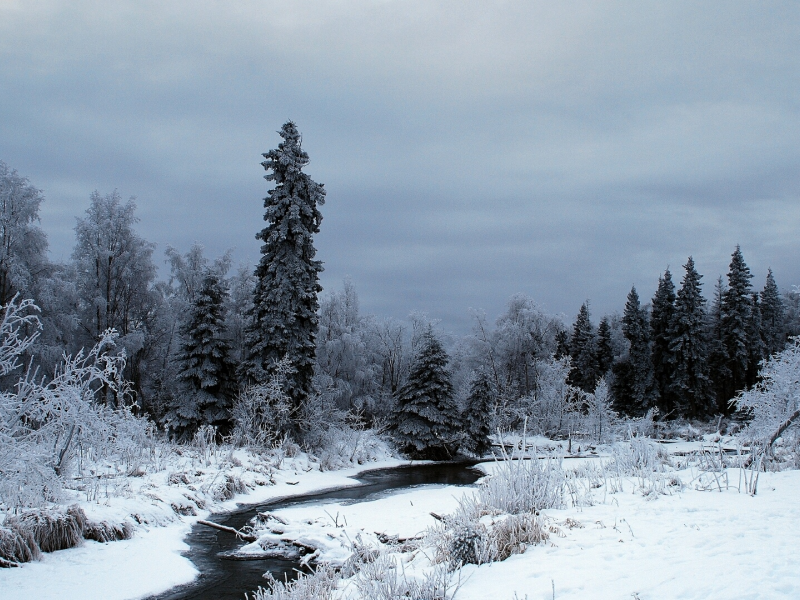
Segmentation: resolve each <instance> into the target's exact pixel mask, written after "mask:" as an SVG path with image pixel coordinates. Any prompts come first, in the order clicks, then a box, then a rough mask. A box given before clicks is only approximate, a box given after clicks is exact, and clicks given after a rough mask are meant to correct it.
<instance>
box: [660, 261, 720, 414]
mask: <svg viewBox="0 0 800 600" xmlns="http://www.w3.org/2000/svg"><path fill="white" fill-rule="evenodd" d="M684 269H685V270H686V273H685V275H684V277H683V280H682V281H681V288H680V289H679V290H678V294H677V297H676V299H675V319H674V321H673V325H672V329H671V331H670V345H669V350H670V352H671V353H672V354H673V355H674V356H675V370H674V372H673V377H672V386H673V390H674V393H675V401H676V407H675V408H676V410H677V414H678V415H681V416H687V417H706V416H709V415H711V414H712V413H713V412H714V410H715V403H714V392H713V389H712V387H711V381H710V379H709V377H708V346H707V342H706V332H705V320H706V315H705V310H704V308H703V307H704V306H705V303H706V299H705V298H703V296H702V295H701V292H700V288H701V285H702V284H701V283H700V279H701V278H702V276H701V275H700V274H699V273H698V272H697V271H696V270H695V267H694V260H692V257H691V256H690V257H689V260H688V261H687V262H686V264H685V265H684Z"/></svg>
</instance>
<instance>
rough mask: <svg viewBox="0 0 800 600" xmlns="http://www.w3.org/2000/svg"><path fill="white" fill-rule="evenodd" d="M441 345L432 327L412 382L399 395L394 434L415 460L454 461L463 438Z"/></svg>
mask: <svg viewBox="0 0 800 600" xmlns="http://www.w3.org/2000/svg"><path fill="white" fill-rule="evenodd" d="M448 362H449V358H448V356H447V352H445V350H444V348H443V347H442V344H441V342H440V341H439V340H438V339H437V337H436V336H435V335H434V333H433V330H432V329H431V328H430V327H428V328H427V329H426V330H425V331H424V332H423V334H422V336H421V338H420V340H419V351H418V352H417V355H416V356H415V357H414V362H413V364H412V365H411V371H410V372H409V374H408V379H407V381H406V383H405V385H403V387H401V388H400V389H399V390H398V391H397V405H396V407H395V412H394V416H393V423H392V433H393V436H394V438H395V440H396V441H397V445H398V446H399V448H400V450H401V451H402V452H404V453H406V454H407V455H409V456H410V457H412V458H422V459H431V460H444V459H447V458H451V457H452V453H453V452H454V451H455V449H456V446H457V445H458V439H459V437H460V435H461V419H460V414H459V411H458V407H457V406H456V403H455V399H454V393H453V384H452V383H451V381H450V372H449V371H448V368H447V364H448Z"/></svg>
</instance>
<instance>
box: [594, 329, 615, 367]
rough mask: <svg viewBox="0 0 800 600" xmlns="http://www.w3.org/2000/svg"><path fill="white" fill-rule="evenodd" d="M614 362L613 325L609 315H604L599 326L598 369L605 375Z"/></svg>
mask: <svg viewBox="0 0 800 600" xmlns="http://www.w3.org/2000/svg"><path fill="white" fill-rule="evenodd" d="M613 362H614V348H613V347H612V346H611V325H610V324H609V322H608V317H603V318H602V319H601V321H600V325H598V327H597V371H598V373H599V374H600V377H603V376H604V375H605V374H606V373H608V370H609V369H610V368H611V365H612V364H613Z"/></svg>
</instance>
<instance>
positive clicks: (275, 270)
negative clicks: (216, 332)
mask: <svg viewBox="0 0 800 600" xmlns="http://www.w3.org/2000/svg"><path fill="white" fill-rule="evenodd" d="M279 133H280V136H281V138H283V141H282V142H281V143H280V144H279V145H278V147H277V148H276V149H274V150H270V151H269V152H267V153H265V154H264V158H265V159H266V160H265V161H264V162H263V163H261V164H262V165H263V166H264V168H265V169H266V170H267V171H268V173H267V174H266V175H265V176H264V178H265V179H266V180H267V181H274V182H275V187H274V188H273V189H271V190H270V191H269V193H268V195H267V197H266V198H265V199H264V207H265V208H266V212H265V214H264V220H265V221H267V226H266V227H265V228H264V229H262V230H261V231H260V232H259V233H258V234H257V235H256V237H257V238H258V239H259V240H261V241H262V242H263V245H262V246H261V260H260V261H259V263H258V266H257V267H256V271H255V275H256V279H257V281H256V287H255V292H254V297H253V298H254V300H253V305H254V307H253V313H252V324H251V326H250V329H249V331H248V335H247V338H246V341H247V345H248V350H249V357H248V359H247V361H246V364H245V365H244V373H245V375H246V376H247V377H248V378H249V379H250V380H251V381H254V382H257V383H265V382H266V381H267V380H268V379H269V374H270V372H271V371H272V368H273V366H274V365H275V364H276V363H277V362H278V361H280V360H281V359H283V358H284V357H287V358H288V360H289V362H290V363H291V365H292V369H293V371H294V372H293V374H292V377H291V380H290V381H289V382H288V386H287V393H288V394H289V396H290V398H291V399H292V403H293V405H294V407H295V409H299V407H300V406H301V404H302V403H303V401H304V400H305V399H306V398H308V396H309V395H310V394H311V393H312V392H313V376H314V362H315V360H314V359H315V351H316V335H317V329H318V326H319V316H318V314H317V312H318V310H319V300H318V298H317V294H318V293H319V292H320V291H321V290H322V287H321V286H320V284H319V273H320V272H321V271H322V262H321V261H318V260H315V255H316V249H315V248H314V234H316V233H319V226H320V222H321V221H322V215H321V214H320V212H319V210H318V208H317V206H318V205H320V204H323V203H324V201H325V190H324V189H323V186H322V185H321V184H319V183H316V182H314V181H313V180H312V179H311V178H310V177H309V176H308V175H307V174H305V173H303V171H302V170H303V168H304V167H305V166H306V165H307V164H308V162H309V158H308V153H306V152H305V151H304V150H303V148H302V145H301V142H302V139H301V136H300V132H299V131H298V130H297V127H296V125H295V124H294V123H293V122H291V121H289V122H287V123H286V124H285V125H284V126H283V127H282V128H281V130H280V132H279Z"/></svg>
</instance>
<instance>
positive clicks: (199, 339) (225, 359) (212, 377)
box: [165, 272, 235, 438]
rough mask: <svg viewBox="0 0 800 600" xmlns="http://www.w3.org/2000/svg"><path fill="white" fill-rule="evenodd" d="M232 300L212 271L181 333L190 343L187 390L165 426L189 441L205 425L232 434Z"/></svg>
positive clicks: (184, 372)
mask: <svg viewBox="0 0 800 600" xmlns="http://www.w3.org/2000/svg"><path fill="white" fill-rule="evenodd" d="M226 296H227V291H226V290H225V289H224V288H223V286H222V283H221V282H220V280H219V277H218V276H217V275H216V274H214V273H213V272H208V273H207V274H206V276H205V278H204V280H203V282H202V284H201V287H200V289H199V290H198V291H197V292H196V295H195V298H194V300H193V302H192V304H191V308H190V313H189V318H188V320H187V322H186V324H185V325H184V326H183V328H182V331H181V333H182V334H183V338H184V341H183V344H182V345H181V352H180V354H179V355H178V357H177V359H178V363H179V365H180V368H179V371H178V379H179V380H180V381H181V382H182V383H183V386H182V388H183V389H181V390H180V393H179V394H178V395H177V398H176V399H175V400H174V402H175V405H174V406H173V407H172V409H171V410H170V412H169V413H168V414H167V417H166V419H165V421H166V422H167V423H168V424H169V426H170V428H171V429H172V430H173V431H174V432H176V433H179V434H182V435H186V436H188V437H189V438H191V436H193V435H194V433H195V431H196V430H197V429H198V427H200V426H202V425H213V426H214V427H217V428H218V429H219V431H220V432H221V433H222V434H227V433H228V432H229V431H230V429H231V401H232V398H233V394H234V391H235V379H234V373H235V366H234V365H233V364H232V363H231V359H230V351H231V345H230V343H229V342H228V340H227V339H226V337H225V300H226Z"/></svg>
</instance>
